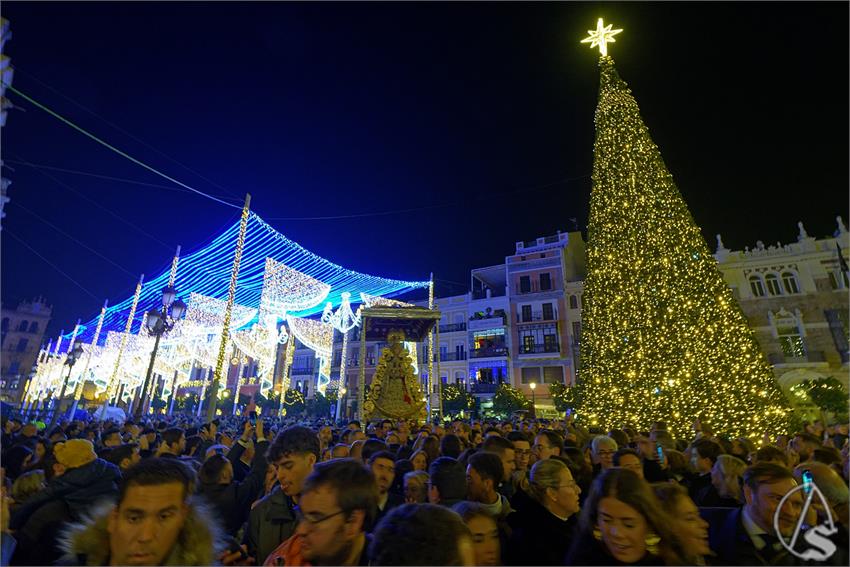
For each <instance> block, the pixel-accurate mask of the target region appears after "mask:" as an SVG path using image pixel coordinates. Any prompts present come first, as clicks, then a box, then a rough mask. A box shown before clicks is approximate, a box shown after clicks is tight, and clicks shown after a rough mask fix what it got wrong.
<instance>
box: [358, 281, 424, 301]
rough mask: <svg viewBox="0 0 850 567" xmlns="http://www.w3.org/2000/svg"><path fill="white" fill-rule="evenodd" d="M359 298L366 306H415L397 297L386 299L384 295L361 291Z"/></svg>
mask: <svg viewBox="0 0 850 567" xmlns="http://www.w3.org/2000/svg"><path fill="white" fill-rule="evenodd" d="M425 283H426V285H427V284H428V282H425ZM360 299H361V300H362V301H363V304H364V305H365V306H366V307H416V306H415V305H414V304H412V303H405V302H404V301H398V300H397V299H387V298H386V297H380V296H376V295H369V294H368V293H364V292H362V291H361V292H360Z"/></svg>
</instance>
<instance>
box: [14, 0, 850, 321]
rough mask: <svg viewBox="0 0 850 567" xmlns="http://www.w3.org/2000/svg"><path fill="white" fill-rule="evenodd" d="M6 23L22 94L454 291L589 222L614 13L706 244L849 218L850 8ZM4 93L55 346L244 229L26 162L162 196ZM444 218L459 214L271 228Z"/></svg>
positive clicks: (139, 12) (308, 234)
mask: <svg viewBox="0 0 850 567" xmlns="http://www.w3.org/2000/svg"><path fill="white" fill-rule="evenodd" d="M3 16H4V17H6V18H8V19H9V20H10V21H11V25H12V31H13V39H12V40H11V41H10V42H9V43H8V44H7V46H6V52H7V53H8V55H9V56H11V58H12V63H13V65H14V66H15V67H16V75H15V79H14V83H13V85H14V86H15V87H16V88H18V89H20V90H21V91H23V92H25V93H27V94H29V95H30V96H32V97H34V98H35V99H37V100H39V101H40V102H42V103H44V104H46V105H47V106H49V107H51V108H52V109H54V110H56V111H57V112H59V113H60V114H63V115H64V116H66V117H68V118H69V119H71V120H73V121H74V122H75V123H77V124H79V125H80V126H82V127H84V128H86V129H88V130H90V131H91V132H93V133H95V134H96V135H98V136H100V137H102V138H103V139H105V140H108V141H109V142H111V143H112V144H114V145H115V146H116V147H118V148H120V149H122V150H124V151H126V152H128V153H129V154H131V155H133V156H134V157H136V158H138V159H140V160H142V161H145V162H147V163H149V164H151V165H152V166H154V167H156V168H158V169H160V170H162V171H164V172H166V173H168V174H169V175H172V176H174V177H176V178H178V179H180V180H181V181H183V182H185V183H188V184H190V185H192V186H194V187H197V188H199V189H201V190H204V191H207V192H210V193H213V194H216V195H221V196H224V197H225V198H228V199H233V200H239V199H241V198H242V195H244V193H245V192H250V193H251V194H252V195H253V209H254V210H255V211H256V212H257V213H258V214H260V215H261V216H262V217H263V218H265V219H266V220H268V221H269V222H270V223H271V224H273V225H274V226H275V227H276V228H278V230H280V231H281V232H283V233H284V234H286V235H287V236H289V237H290V238H292V239H294V240H296V241H298V242H300V243H301V244H302V245H304V246H305V247H307V248H308V249H310V250H312V251H314V252H316V253H317V254H320V255H322V256H324V257H327V258H329V259H331V260H333V261H335V262H337V263H339V264H342V265H344V266H346V267H349V268H352V269H355V270H359V271H363V272H369V273H375V274H380V275H384V276H387V277H397V278H400V279H412V280H418V279H427V277H428V273H429V272H431V271H433V272H434V273H435V276H436V277H437V278H438V290H437V291H438V293H439V294H452V293H460V292H463V291H464V286H457V285H454V284H452V283H450V282H461V283H463V284H466V283H468V281H469V270H470V268H473V267H478V266H485V265H490V264H495V263H498V262H501V261H503V259H504V256H505V255H506V254H509V253H511V252H512V251H513V246H514V242H516V241H517V240H528V239H532V238H534V237H536V236H542V235H545V234H552V233H554V232H555V231H556V230H558V229H563V230H569V229H571V228H572V223H571V222H570V221H569V220H568V219H569V218H570V217H577V218H578V220H579V224H580V226H581V227H582V228H584V225H585V223H586V219H587V206H588V200H589V194H590V179H589V174H590V171H591V166H592V159H593V154H592V150H593V137H594V130H593V112H594V109H595V105H596V96H597V90H598V70H597V66H596V62H597V55H595V54H594V53H593V52H591V51H590V49H588V48H587V46H586V45H582V44H580V43H579V41H580V40H581V39H582V38H583V37H584V36H585V35H586V30H588V29H590V28H593V27H595V21H596V18H597V17H599V16H602V17H604V18H605V20H606V22H611V23H613V24H615V27H620V28H623V29H624V31H623V33H621V34H620V35H618V36H617V43H615V44H613V45H612V46H611V48H610V54H611V55H612V56H613V57H614V59H615V61H616V62H617V66H618V70H619V72H620V74H621V76H622V77H623V78H624V79H625V80H626V81H627V82H628V83H629V85H630V86H631V88H632V91H633V92H634V94H635V96H636V98H637V101H638V104H639V105H640V106H641V110H642V114H643V117H644V119H645V121H646V123H647V125H648V126H649V129H650V132H651V134H652V136H653V138H654V140H655V142H656V143H657V144H658V146H659V147H660V148H661V151H662V154H663V155H664V158H665V161H666V163H667V166H668V168H669V169H670V171H671V173H672V174H673V176H674V179H675V180H676V181H677V183H678V185H679V188H680V189H681V191H682V193H683V195H684V197H685V199H686V200H687V202H688V204H689V206H690V208H691V211H692V212H693V214H694V217H695V218H696V220H697V222H698V223H699V224H700V226H701V227H702V229H703V233H704V235H705V236H706V238H707V239H710V240H709V242H710V244H711V247H712V249H713V247H714V234H715V233H717V232H721V233H722V234H723V235H724V241H725V243H726V245H727V246H728V247H730V248H742V247H743V246H745V245H750V246H752V245H753V244H754V242H755V241H756V240H757V239H761V240H764V241H765V242H768V243H771V242H775V241H777V240H781V241H783V242H788V241H792V240H793V239H794V238H795V236H796V222H797V220H803V221H804V222H805V223H806V227H807V229H808V231H809V233H811V234H814V235H818V236H823V235H826V234H830V233H831V232H832V231H833V230H834V217H835V215H837V214H843V215H845V218H846V216H847V212H846V211H847V204H848V203H847V187H848V167H847V165H848V164H847V156H848V137H847V124H848V108H847V100H848V81H847V69H848V55H847V53H848V31H847V16H848V6H847V4H846V3H828V4H815V3H809V2H807V3H798V4H797V3H776V4H771V3H764V2H759V3H753V4H743V3H730V4H719V3H705V4H694V3H681V4H672V3H663V4H638V3H626V4H616V3H576V4H569V3H545V4H543V3H541V4H531V3H464V4H460V3H404V4H392V3H372V4H366V3H346V4H333V3H311V4H295V3H285V4H276V3H266V2H256V3H234V4H230V3H200V2H199V3H191V4H180V3H170V2H168V3H166V2H157V3H129V2H126V3H118V2H115V3H107V2H97V3H79V2H63V3H55V4H53V3H43V2H10V1H6V2H4V3H3ZM9 96H10V98H11V99H12V101H13V102H15V103H16V104H17V105H18V106H20V107H21V108H23V109H24V110H25V112H24V111H18V110H12V111H10V113H9V117H8V123H7V126H6V128H4V129H3V133H2V144H3V146H2V147H3V158H4V160H6V162H7V165H9V166H11V167H12V168H14V171H10V170H6V171H4V175H5V176H7V177H9V178H10V179H12V181H13V184H12V186H11V187H10V196H11V198H12V202H11V203H9V204H8V205H7V206H6V213H7V217H6V219H4V221H3V232H2V233H0V234H2V237H3V238H2V276H3V279H2V297H3V302H4V303H15V302H17V301H18V300H20V299H25V298H28V297H32V296H35V295H44V296H46V297H47V298H48V300H49V301H50V302H51V303H53V305H54V307H55V317H54V320H53V322H52V324H51V327H50V330H51V332H52V333H54V334H55V333H56V332H58V331H59V329H60V328H65V329H70V328H71V327H72V326H73V323H74V321H75V320H76V318H77V317H82V318H83V319H84V320H86V319H88V318H90V317H92V316H94V315H95V314H96V313H97V311H98V309H99V307H100V304H101V303H102V301H103V299H104V298H107V297H108V298H110V300H111V301H112V302H115V301H117V300H119V299H123V298H124V297H126V296H127V295H129V294H130V293H132V288H133V287H134V285H135V281H136V279H137V277H138V274H139V273H141V272H145V273H148V274H153V273H155V272H157V271H159V270H160V269H162V268H163V267H165V266H166V265H167V264H168V262H169V260H170V256H171V254H172V253H173V247H174V246H176V245H177V244H182V245H183V247H184V250H191V249H195V248H197V247H199V246H200V245H202V244H203V243H205V242H206V241H208V239H209V238H210V237H211V236H213V235H215V234H217V233H218V232H219V231H220V230H221V229H222V228H223V227H224V226H227V225H229V224H230V223H231V222H233V221H234V220H235V218H236V213H237V211H234V210H232V209H228V208H226V207H223V206H221V205H219V204H216V203H213V202H211V201H207V200H205V199H202V198H200V197H198V196H196V195H193V194H189V193H186V192H183V191H182V190H179V188H174V189H163V188H158V187H151V186H145V185H138V184H129V183H125V182H120V181H111V180H106V179H100V178H95V177H91V176H84V175H80V174H75V173H68V172H61V171H57V170H46V169H43V168H33V167H30V166H28V165H23V164H22V163H20V160H25V161H28V162H30V163H34V164H39V165H44V166H49V167H52V168H62V169H68V170H75V171H82V172H86V173H92V174H97V175H102V176H112V177H117V178H122V179H130V180H134V181H137V182H141V183H149V184H155V185H168V182H167V181H165V180H163V179H161V178H158V177H156V176H155V175H153V174H151V173H149V172H147V171H145V170H144V169H142V168H140V167H138V166H136V165H133V164H132V163H130V162H128V161H126V160H125V159H123V158H121V157H119V156H117V155H115V154H114V153H111V152H110V151H108V150H106V149H104V148H103V147H101V146H99V145H97V144H96V143H94V142H92V141H90V140H88V139H86V138H85V137H83V136H82V135H80V134H79V133H77V132H75V131H73V130H72V129H70V128H69V127H68V126H66V125H63V124H62V123H60V122H58V121H57V120H56V119H54V118H52V117H50V116H48V115H47V114H45V113H44V112H43V111H41V110H39V109H37V108H35V107H33V105H31V104H30V103H28V102H26V101H24V100H22V99H21V98H20V97H17V96H15V95H14V94H10V95H9ZM80 105H82V107H81V106H80ZM83 107H85V108H83ZM93 113H94V114H93ZM113 125H114V126H117V127H118V128H117V129H116V128H115V127H113ZM139 140H141V142H140V141H139ZM178 162H179V163H178ZM180 164H182V165H180ZM190 170H191V171H190ZM565 179H571V181H564V180H565ZM95 203H97V204H98V205H99V206H97V205H96V204H95ZM429 205H446V206H440V207H436V208H427V209H423V210H419V211H412V212H406V213H400V214H395V215H383V216H375V217H360V218H353V219H344V220H321V221H316V220H314V221H306V220H274V219H276V218H290V217H300V218H303V217H316V216H335V215H348V214H360V213H372V212H381V211H390V210H396V209H405V208H414V207H427V206H429ZM131 225H135V226H136V227H137V228H133V226H131ZM21 241H23V242H25V243H26V244H27V245H28V246H29V247H31V248H32V249H33V250H35V251H37V252H38V253H39V254H41V255H42V256H44V257H46V258H47V259H48V260H49V261H50V262H51V263H52V264H53V265H54V267H52V266H50V265H48V264H47V263H46V262H44V261H43V260H42V259H39V258H38V257H37V256H35V255H34V253H33V252H32V251H31V250H30V249H28V248H27V247H26V246H25V245H24V244H22V242H21ZM81 243H82V244H81ZM92 250H94V251H96V252H97V254H96V253H95V252H92ZM98 254H100V255H98ZM101 255H102V256H101ZM103 257H106V258H108V259H109V261H107V260H105V259H104V258H103ZM118 266H120V268H119V267H118ZM57 268H58V269H59V270H62V271H63V272H65V273H66V274H67V275H68V276H70V277H71V278H73V279H74V280H75V281H76V282H77V283H79V284H80V285H81V286H82V287H83V288H85V289H86V290H87V291H83V290H82V289H80V287H77V286H76V285H75V284H74V283H71V281H70V280H69V279H67V278H66V277H65V276H63V275H62V274H60V273H59V271H57ZM124 270H126V272H125V271H124ZM90 294H91V295H90Z"/></svg>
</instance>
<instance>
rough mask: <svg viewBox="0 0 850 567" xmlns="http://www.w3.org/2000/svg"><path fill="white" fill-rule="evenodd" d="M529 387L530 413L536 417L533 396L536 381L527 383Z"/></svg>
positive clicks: (535, 403) (535, 404)
mask: <svg viewBox="0 0 850 567" xmlns="http://www.w3.org/2000/svg"><path fill="white" fill-rule="evenodd" d="M528 387H529V388H531V415H532V417H537V402H536V400H535V398H534V389H535V388H537V382H532V383H531V384H529V385H528Z"/></svg>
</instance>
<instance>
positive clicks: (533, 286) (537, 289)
mask: <svg viewBox="0 0 850 567" xmlns="http://www.w3.org/2000/svg"><path fill="white" fill-rule="evenodd" d="M546 291H555V287H554V286H553V285H552V284H549V286H548V287H541V286H540V282H539V281H536V280H535V281H532V282H530V283H529V285H528V287H526V288H523V286H522V285H518V286H516V287H514V293H515V294H516V295H524V294H526V293H541V292H546Z"/></svg>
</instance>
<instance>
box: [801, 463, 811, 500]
mask: <svg viewBox="0 0 850 567" xmlns="http://www.w3.org/2000/svg"><path fill="white" fill-rule="evenodd" d="M803 491H804V492H805V493H806V494H808V493H809V492H811V491H812V471H810V470H809V469H806V470H804V471H803Z"/></svg>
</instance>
